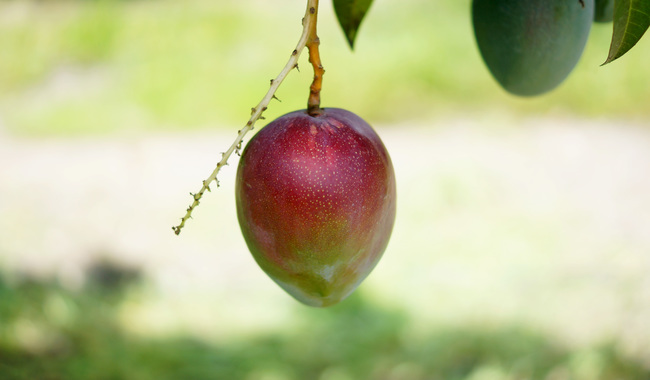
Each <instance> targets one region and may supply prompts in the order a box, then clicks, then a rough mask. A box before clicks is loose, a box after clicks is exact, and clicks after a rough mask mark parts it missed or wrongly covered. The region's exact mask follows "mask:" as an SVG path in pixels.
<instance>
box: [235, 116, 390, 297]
mask: <svg viewBox="0 0 650 380" xmlns="http://www.w3.org/2000/svg"><path fill="white" fill-rule="evenodd" d="M395 191H396V190H395V173H394V169H393V165H392V162H391V159H390V156H389V155H388V152H387V151H386V148H385V146H384V144H383V143H382V141H381V139H380V138H379V136H378V135H377V134H376V133H375V131H374V130H373V129H372V127H371V126H370V125H368V123H366V122H365V121H364V120H363V119H361V118H360V117H358V116H356V115H355V114H353V113H351V112H349V111H346V110H343V109H337V108H325V109H322V114H321V115H320V116H317V117H312V116H309V115H308V114H307V113H306V111H295V112H292V113H289V114H286V115H284V116H282V117H280V118H278V119H276V120H275V121H273V122H271V123H270V124H268V125H267V126H265V127H264V128H262V129H261V130H260V131H259V132H258V133H257V134H256V135H255V136H254V137H253V138H252V139H251V141H250V142H249V143H248V145H247V146H246V148H245V149H244V151H243V153H242V157H241V159H240V162H239V167H238V170H237V178H236V186H235V192H236V203H237V217H238V219H239V224H240V227H241V231H242V234H243V236H244V239H245V241H246V244H247V245H248V248H249V250H250V251H251V253H252V255H253V257H254V258H255V261H256V262H257V264H258V265H259V266H260V267H261V268H262V269H263V270H264V271H265V272H266V273H267V274H268V275H269V277H271V279H273V281H275V282H276V283H277V284H278V285H279V286H280V287H282V288H283V289H284V290H285V291H286V292H287V293H289V294H290V295H292V296H293V297H294V298H296V299H297V300H298V301H300V302H303V303H304V304H307V305H310V306H318V307H323V306H329V305H333V304H336V303H338V302H339V301H341V300H342V299H344V298H345V297H347V296H348V295H349V294H350V293H352V292H353V291H354V289H355V288H356V287H357V286H358V285H359V284H360V283H361V282H362V281H363V280H364V279H365V278H366V277H367V276H368V274H370V272H371V271H372V270H373V268H374V267H375V266H376V265H377V262H378V261H379V259H380V258H381V256H382V255H383V253H384V250H385V249H386V246H387V244H388V240H389V238H390V235H391V231H392V229H393V224H394V222H395V210H396V193H395Z"/></svg>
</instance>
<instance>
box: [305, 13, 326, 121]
mask: <svg viewBox="0 0 650 380" xmlns="http://www.w3.org/2000/svg"><path fill="white" fill-rule="evenodd" d="M315 3H316V5H315V7H312V8H309V10H308V11H309V13H310V14H311V15H312V16H313V17H314V22H313V23H312V24H311V25H310V28H309V37H308V40H307V49H309V63H311V65H312V67H313V68H314V80H313V82H312V84H311V86H310V87H309V100H308V101H307V113H308V114H309V115H311V116H318V115H320V113H321V110H320V90H321V87H322V85H323V75H324V74H325V69H324V68H323V64H322V63H321V60H320V52H319V50H318V47H319V46H320V39H319V38H318V33H317V31H316V27H317V24H318V23H317V22H316V21H317V19H318V0H316V1H315Z"/></svg>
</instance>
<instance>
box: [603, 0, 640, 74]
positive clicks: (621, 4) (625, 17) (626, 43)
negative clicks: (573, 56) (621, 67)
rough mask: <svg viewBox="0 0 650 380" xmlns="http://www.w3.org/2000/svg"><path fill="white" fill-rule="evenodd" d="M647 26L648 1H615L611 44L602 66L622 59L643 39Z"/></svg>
mask: <svg viewBox="0 0 650 380" xmlns="http://www.w3.org/2000/svg"><path fill="white" fill-rule="evenodd" d="M648 26H650V1H647V0H616V1H615V2H614V32H613V34H612V44H611V46H610V48H609V55H608V56H607V60H606V61H605V63H604V64H607V63H610V62H612V61H614V60H616V59H618V58H620V57H622V56H623V54H625V53H627V52H628V51H629V50H630V49H632V47H633V46H634V45H636V43H637V42H639V40H640V39H641V37H643V34H644V33H645V31H646V30H647V29H648Z"/></svg>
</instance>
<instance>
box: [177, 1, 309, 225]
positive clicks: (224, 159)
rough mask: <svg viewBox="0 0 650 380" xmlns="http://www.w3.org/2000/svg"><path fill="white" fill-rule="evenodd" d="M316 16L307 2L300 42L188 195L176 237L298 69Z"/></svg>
mask: <svg viewBox="0 0 650 380" xmlns="http://www.w3.org/2000/svg"><path fill="white" fill-rule="evenodd" d="M317 15H318V0H308V1H307V10H306V11H305V17H303V19H302V26H303V29H302V35H301V36H300V40H298V44H297V45H296V48H295V49H294V50H293V52H291V56H290V58H289V61H288V62H287V64H286V65H285V66H284V68H283V69H282V71H281V72H280V74H278V76H277V77H276V78H275V79H271V88H269V90H268V92H267V93H266V95H264V98H262V101H260V103H259V104H258V105H257V106H256V107H254V108H253V109H252V112H251V117H250V119H249V120H248V122H247V123H246V125H245V126H244V128H242V129H240V130H239V131H238V133H237V138H235V141H234V142H233V143H232V145H231V146H230V148H228V150H227V151H225V152H224V153H222V156H221V161H219V162H218V163H217V167H216V168H215V169H214V171H213V172H212V174H210V176H209V177H208V178H207V179H205V180H204V181H203V186H201V190H199V192H198V193H190V195H191V196H192V198H193V202H192V204H191V205H190V206H189V207H188V208H187V210H186V213H185V216H183V217H182V218H181V222H180V224H179V225H178V226H175V227H172V229H173V230H174V233H175V234H176V235H179V234H180V233H181V230H182V229H183V227H184V226H185V222H187V220H188V219H190V218H191V217H192V211H194V209H195V208H196V206H198V205H199V203H200V202H201V197H203V194H204V193H205V192H206V190H207V191H210V184H212V181H216V182H217V187H218V186H219V181H218V180H217V174H218V173H219V171H220V170H221V168H222V167H224V166H225V165H227V164H228V159H229V158H230V156H231V155H232V154H233V152H237V153H238V154H239V152H240V151H241V144H242V140H243V139H244V136H246V134H247V133H248V132H249V131H251V130H252V129H253V127H254V126H255V122H256V121H257V120H259V119H260V118H262V113H263V112H264V111H266V109H267V107H268V105H269V103H270V102H271V100H272V99H273V98H275V92H276V91H277V90H278V88H279V87H280V85H281V84H282V82H283V81H284V79H285V78H286V77H287V75H288V74H289V72H290V71H291V70H293V69H294V68H297V67H298V58H300V53H302V51H303V50H304V48H305V46H306V45H307V43H308V42H310V36H311V35H312V32H314V35H315V30H316V21H317ZM316 38H318V37H316Z"/></svg>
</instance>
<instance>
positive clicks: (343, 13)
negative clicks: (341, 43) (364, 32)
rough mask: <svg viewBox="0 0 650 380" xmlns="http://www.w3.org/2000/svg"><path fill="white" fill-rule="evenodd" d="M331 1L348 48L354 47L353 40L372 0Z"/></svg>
mask: <svg viewBox="0 0 650 380" xmlns="http://www.w3.org/2000/svg"><path fill="white" fill-rule="evenodd" d="M333 2H334V11H335V12H336V17H337V18H338V20H339V24H340V25H341V28H343V33H345V37H346V38H347V40H348V43H349V44H350V48H354V40H355V39H356V37H357V32H358V31H359V27H360V26H361V21H363V18H364V17H365V16H366V13H367V12H368V10H369V9H370V5H371V4H372V0H333Z"/></svg>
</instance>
